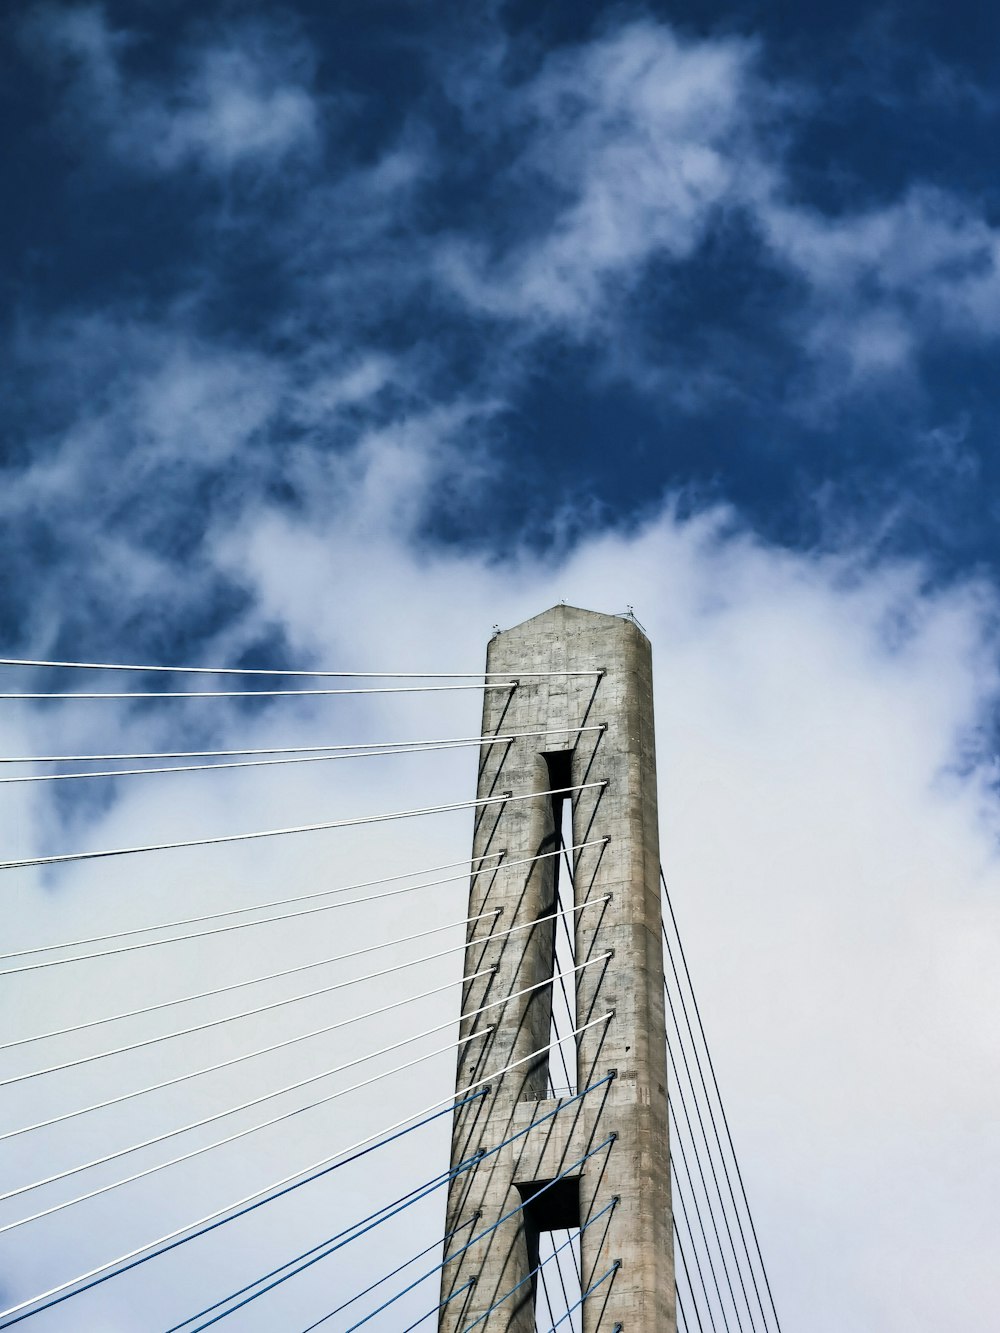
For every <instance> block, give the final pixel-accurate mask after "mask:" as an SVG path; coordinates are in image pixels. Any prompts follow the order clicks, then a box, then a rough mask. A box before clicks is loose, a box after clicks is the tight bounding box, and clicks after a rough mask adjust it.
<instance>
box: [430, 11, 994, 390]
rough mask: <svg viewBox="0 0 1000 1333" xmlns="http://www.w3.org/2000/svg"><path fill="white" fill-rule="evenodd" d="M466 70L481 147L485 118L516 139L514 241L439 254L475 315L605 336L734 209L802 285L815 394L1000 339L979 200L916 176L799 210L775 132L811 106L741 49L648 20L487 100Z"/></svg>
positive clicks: (573, 52) (752, 50)
mask: <svg viewBox="0 0 1000 1333" xmlns="http://www.w3.org/2000/svg"><path fill="white" fill-rule="evenodd" d="M484 77H486V78H489V79H496V78H497V75H496V71H495V70H494V69H492V68H491V69H490V70H489V71H488V73H487V74H486V75H485V76H484ZM470 78H471V76H469V75H468V74H466V76H465V78H464V80H463V81H462V82H461V83H460V85H459V86H460V96H461V97H462V98H463V99H464V101H465V103H466V104H467V106H468V107H469V108H471V110H469V111H468V115H469V117H470V121H471V123H472V124H474V125H475V127H476V130H477V132H478V133H480V134H481V135H483V136H484V138H487V139H488V138H489V136H490V133H491V127H490V118H492V119H493V120H494V121H495V120H499V123H500V125H501V126H502V127H503V128H504V129H506V130H507V132H508V133H510V134H511V135H512V136H514V137H515V138H516V141H517V142H518V150H517V152H516V154H515V157H514V160H513V161H512V163H511V164H510V165H509V167H508V168H507V170H506V171H505V172H504V173H502V174H501V175H499V176H498V178H497V179H496V180H495V182H494V185H493V189H494V191H495V193H496V196H497V198H498V200H499V201H502V202H501V203H500V206H501V207H504V206H507V207H511V208H515V209H516V210H517V212H518V215H519V221H518V225H517V226H514V227H512V228H511V231H510V238H509V239H508V240H507V241H506V242H505V243H503V244H498V243H497V242H496V241H495V240H493V239H491V240H485V241H481V240H477V239H476V238H474V237H469V236H463V235H455V236H453V237H452V238H451V239H450V240H449V241H447V242H446V243H445V244H444V245H443V246H442V247H441V249H440V252H439V256H438V271H439V273H440V274H441V276H442V278H443V280H444V281H445V282H446V283H448V284H449V285H450V286H451V287H452V289H453V290H454V291H455V292H456V293H457V294H458V296H459V297H460V298H461V299H462V300H463V301H465V302H467V303H468V304H469V305H471V306H472V307H474V308H475V309H477V310H480V311H484V312H486V313H488V314H490V315H492V316H494V317H498V318H501V319H505V320H510V321H517V322H520V323H521V324H523V325H524V326H525V327H526V328H528V329H529V330H533V331H536V332H537V331H551V330H553V329H557V330H558V331H559V332H560V333H561V334H562V335H564V336H567V335H568V336H570V337H572V338H579V339H584V340H587V339H594V338H602V339H606V338H609V337H610V338H611V339H612V340H613V339H615V338H617V337H618V336H619V334H618V331H619V330H622V329H625V330H627V327H628V324H629V320H630V312H631V310H632V307H631V306H630V304H629V299H630V298H638V299H641V300H643V301H644V302H645V303H646V304H648V297H649V288H648V284H650V283H656V284H658V286H659V287H660V288H661V289H662V288H664V285H665V284H666V283H667V282H669V273H670V272H671V271H679V270H681V269H682V268H683V266H684V265H685V264H686V263H687V262H688V261H690V259H691V258H692V256H693V255H694V254H695V252H696V251H697V249H698V247H699V246H700V245H701V244H702V242H703V241H704V240H705V239H706V238H707V237H708V236H710V235H713V234H718V233H719V232H720V231H721V230H722V229H723V228H724V227H725V225H726V223H727V222H728V221H730V220H731V219H732V218H733V217H738V218H740V219H742V220H744V221H745V222H746V223H748V224H749V226H750V227H751V229H752V230H753V232H754V233H755V234H756V235H757V237H758V239H759V240H760V242H761V243H762V252H761V253H760V254H758V255H754V256H748V257H747V259H746V262H751V263H755V264H757V263H760V262H764V263H766V264H770V265H772V266H774V267H776V268H777V269H779V270H781V271H783V272H785V273H787V274H789V275H790V276H792V277H793V278H794V279H795V280H796V282H797V283H798V285H799V291H798V293H797V294H793V295H792V296H791V297H790V299H789V301H788V303H787V305H786V307H785V308H784V310H779V311H777V312H776V318H778V319H782V320H786V321H787V327H788V330H789V332H790V334H791V336H793V337H794V338H795V340H796V342H797V343H798V344H799V346H800V347H801V348H802V349H803V350H805V351H806V352H807V354H808V355H809V356H810V357H811V358H812V359H813V361H814V362H815V363H816V365H817V366H818V367H820V369H821V372H822V374H821V381H822V383H821V387H820V389H819V392H820V396H821V397H823V396H824V395H826V396H829V394H830V393H842V392H844V391H849V390H852V389H856V388H862V389H863V388H867V387H869V386H871V385H873V384H878V383H880V382H884V381H885V380H886V378H896V377H898V376H899V375H900V374H901V373H904V374H905V373H908V372H911V371H913V370H914V369H915V368H916V365H917V363H918V360H919V357H920V354H921V352H922V350H923V349H924V348H925V347H927V346H929V345H930V346H935V345H939V344H940V343H941V341H942V340H943V339H955V338H958V339H970V340H976V341H992V340H993V339H995V338H996V336H997V334H998V332H1000V321H998V316H997V311H998V309H1000V301H998V300H997V295H998V287H1000V234H998V232H997V230H996V229H995V228H994V227H993V226H992V225H991V224H990V223H989V222H988V221H987V219H986V218H985V217H984V215H983V214H982V212H981V211H980V210H979V208H978V207H977V205H976V204H975V203H974V202H971V201H967V200H963V199H961V198H959V197H957V196H954V195H952V194H949V193H948V192H946V191H944V190H941V189H936V188H931V187H930V186H928V185H926V184H924V183H922V182H921V181H919V180H915V181H913V182H912V183H911V185H910V186H909V187H908V188H907V190H906V191H905V192H904V193H903V194H902V195H901V196H900V198H899V199H898V200H896V201H890V202H888V203H885V204H881V205H879V206H878V207H869V208H859V209H853V210H852V209H850V208H847V209H845V210H844V211H842V212H841V213H839V214H834V213H829V212H824V211H822V210H820V209H818V208H815V207H810V206H808V205H807V204H805V203H803V202H802V201H801V199H800V198H799V197H798V196H797V190H796V181H795V176H794V171H793V169H792V168H791V167H790V165H789V163H788V161H787V158H786V155H785V144H786V141H787V135H784V136H783V135H781V134H779V133H777V131H776V125H777V124H778V123H779V122H780V120H781V119H782V118H784V119H785V121H790V122H791V123H792V124H794V123H795V121H796V120H797V119H798V118H800V117H802V118H806V117H808V116H809V115H810V114H814V112H815V107H814V105H812V104H810V103H809V102H807V101H806V99H804V98H803V96H802V95H801V93H800V92H796V91H795V90H794V89H792V88H790V87H782V86H781V85H780V84H775V83H773V81H772V82H771V83H767V82H766V81H765V79H764V77H763V76H762V74H761V71H760V69H759V61H758V48H757V47H756V46H755V45H754V44H753V43H750V42H747V41H742V40H736V39H732V38H702V39H682V38H679V37H678V36H677V35H676V34H675V33H674V32H673V30H672V29H671V28H670V27H669V26H668V25H666V24H663V23H658V22H654V21H652V20H642V21H637V22H633V23H631V24H628V25H626V26H624V27H619V28H616V29H612V30H610V31H607V32H604V33H603V34H601V35H599V36H598V37H596V38H594V39H592V40H590V41H588V42H585V43H582V44H580V45H578V46H576V47H571V48H568V49H564V50H561V51H559V52H557V53H556V54H554V55H550V56H549V57H548V59H547V60H545V61H544V62H543V63H542V65H541V66H540V68H539V69H538V70H537V71H536V72H535V73H533V74H532V75H531V76H530V77H529V78H527V79H526V80H525V81H524V82H522V83H520V84H517V85H514V86H509V85H501V86H500V87H498V88H495V89H494V93H493V96H492V97H491V98H487V97H485V96H484V94H483V92H482V90H481V89H480V90H479V92H478V96H474V95H473V93H472V92H471V91H470V88H469V82H470ZM486 108H488V111H487V109H486ZM656 295H657V297H658V298H662V297H663V295H664V292H663V290H660V291H659V292H658V293H657V294H656ZM633 352H635V353H636V354H637V355H639V356H640V357H641V353H638V352H636V349H635V348H633ZM619 364H621V359H620V358H619ZM635 378H636V379H637V380H638V381H640V382H641V381H642V379H643V369H642V368H641V367H639V368H638V369H637V371H636V375H635ZM815 392H817V388H816V386H812V387H811V388H810V393H815Z"/></svg>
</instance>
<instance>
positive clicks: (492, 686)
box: [0, 680, 517, 700]
mask: <svg viewBox="0 0 1000 1333" xmlns="http://www.w3.org/2000/svg"><path fill="white" fill-rule="evenodd" d="M516 689H517V681H516V680H503V681H500V680H498V681H487V682H486V684H485V685H480V684H476V685H376V686H372V685H365V686H363V687H361V688H359V689H354V688H352V689H347V690H110V691H109V690H91V691H87V692H84V691H81V690H38V691H34V692H32V693H30V694H27V693H25V692H24V691H21V690H16V691H11V692H7V693H4V694H0V699H33V700H38V699H60V700H66V699H287V698H303V697H305V696H306V695H312V696H315V695H319V694H322V695H331V694H340V695H343V694H437V693H440V692H441V691H442V690H516Z"/></svg>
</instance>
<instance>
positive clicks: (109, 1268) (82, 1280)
mask: <svg viewBox="0 0 1000 1333" xmlns="http://www.w3.org/2000/svg"><path fill="white" fill-rule="evenodd" d="M613 1017H614V1011H613V1010H609V1011H608V1012H606V1013H604V1014H601V1015H600V1017H598V1018H593V1019H591V1020H590V1021H589V1022H587V1023H583V1024H581V1025H580V1026H579V1027H578V1028H576V1029H575V1030H574V1031H573V1032H571V1033H569V1035H568V1036H567V1038H566V1040H569V1038H570V1037H576V1036H579V1035H580V1034H581V1033H583V1032H586V1031H588V1030H589V1029H590V1028H593V1027H596V1026H597V1025H598V1024H599V1023H606V1022H608V1021H609V1020H610V1019H611V1018H613ZM552 1046H553V1043H552V1042H549V1043H548V1044H547V1045H545V1046H541V1047H539V1048H538V1050H535V1051H530V1052H529V1053H528V1054H527V1055H525V1056H522V1057H521V1058H520V1059H518V1060H512V1061H510V1062H509V1063H508V1064H507V1065H505V1066H504V1067H503V1068H502V1069H499V1070H496V1071H493V1072H491V1073H489V1074H486V1075H484V1076H483V1077H482V1078H478V1079H476V1080H474V1081H473V1082H472V1083H469V1084H467V1085H466V1087H464V1088H460V1089H458V1091H457V1092H455V1093H454V1094H452V1096H450V1097H446V1098H440V1099H439V1100H438V1101H436V1102H432V1103H431V1105H430V1106H426V1107H424V1108H423V1109H422V1110H420V1111H416V1112H414V1113H413V1114H411V1115H409V1116H405V1117H404V1118H403V1119H402V1120H400V1121H397V1122H396V1124H394V1125H390V1126H389V1127H388V1128H387V1129H383V1130H379V1131H378V1132H377V1133H375V1134H370V1135H369V1136H368V1137H367V1138H364V1139H360V1140H359V1141H358V1142H357V1143H353V1144H351V1145H350V1146H349V1147H346V1148H342V1149H340V1150H339V1151H338V1152H336V1153H332V1154H330V1155H329V1156H327V1157H324V1158H322V1159H321V1160H320V1161H318V1162H314V1163H313V1164H312V1165H311V1166H308V1167H304V1168H302V1169H301V1170H299V1171H295V1172H293V1173H292V1174H291V1175H289V1176H285V1177H284V1179H282V1180H279V1181H277V1182H276V1183H275V1184H273V1185H270V1186H267V1187H265V1188H264V1189H260V1190H255V1191H254V1192H253V1193H251V1194H248V1195H245V1196H244V1197H243V1198H242V1199H238V1200H237V1201H236V1202H235V1203H231V1204H228V1205H226V1206H225V1207H223V1208H218V1209H216V1210H215V1212H213V1213H209V1214H207V1215H206V1216H204V1217H202V1218H199V1219H198V1221H196V1222H190V1223H188V1224H187V1225H186V1226H183V1227H178V1228H177V1229H176V1230H174V1231H172V1232H168V1233H167V1234H166V1235H164V1236H160V1237H159V1238H158V1239H157V1240H154V1241H149V1242H147V1243H146V1244H145V1245H141V1246H139V1247H138V1248H136V1249H134V1250H131V1251H130V1252H129V1253H128V1254H124V1255H120V1256H119V1257H118V1258H117V1259H111V1260H109V1261H108V1262H107V1263H104V1264H101V1265H99V1266H98V1267H97V1268H92V1269H90V1271H89V1272H86V1273H82V1274H79V1275H78V1276H77V1277H75V1278H70V1279H69V1280H68V1281H66V1282H62V1283H60V1284H59V1285H58V1286H56V1287H51V1288H49V1290H48V1291H44V1292H41V1293H39V1294H38V1295H36V1296H32V1297H29V1298H28V1299H27V1300H24V1301H20V1302H19V1303H18V1304H16V1305H12V1306H9V1307H8V1308H7V1309H6V1310H2V1311H0V1320H3V1321H4V1322H3V1323H0V1328H10V1327H13V1325H14V1324H18V1323H20V1322H21V1321H22V1320H24V1319H30V1318H32V1317H33V1316H34V1315H36V1314H41V1313H42V1311H43V1310H47V1309H51V1308H52V1307H53V1306H54V1305H59V1304H61V1303H62V1302H63V1301H66V1300H70V1299H72V1298H73V1297H74V1296H78V1295H81V1294H82V1293H83V1292H84V1291H89V1290H91V1289H92V1288H93V1287H95V1286H98V1285H100V1284H101V1283H102V1282H107V1281H110V1279H111V1278H113V1277H117V1276H119V1274H121V1273H124V1272H128V1271H129V1270H131V1269H132V1268H136V1267H138V1266H139V1265H140V1264H143V1263H147V1262H149V1261H150V1260H151V1259H155V1258H157V1257H158V1256H159V1255H161V1254H166V1253H167V1252H168V1251H169V1250H173V1249H176V1248H177V1247H178V1246H179V1245H185V1244H187V1242H188V1241H191V1240H195V1239H197V1238H198V1237H199V1236H202V1235H205V1234H206V1233H207V1232H209V1231H214V1230H215V1229H216V1228H217V1227H220V1226H225V1224H226V1223H227V1222H231V1221H235V1220H236V1219H237V1218H239V1217H243V1216H245V1215H246V1214H247V1213H249V1212H252V1211H254V1210H255V1209H256V1208H260V1207H263V1206H264V1205H265V1204H267V1203H270V1202H272V1201H273V1200H274V1199H277V1198H280V1197H282V1196H283V1195H284V1194H287V1193H289V1192H291V1191H292V1190H295V1189H300V1188H301V1187H302V1186H303V1185H307V1184H310V1183H311V1182H312V1181H313V1180H316V1179H319V1178H320V1177H321V1176H323V1175H326V1174H327V1173H328V1172H330V1171H335V1170H338V1169H339V1168H340V1167H341V1166H344V1165H346V1164H347V1162H348V1161H353V1160H356V1157H348V1154H352V1153H354V1154H356V1156H358V1157H360V1156H364V1155H365V1154H366V1153H368V1152H372V1151H374V1150H375V1148H377V1147H380V1146H384V1145H385V1144H386V1143H390V1142H392V1141H393V1139H395V1138H399V1137H400V1136H401V1135H403V1134H406V1133H409V1132H410V1130H411V1129H414V1128H417V1127H418V1126H417V1125H410V1126H409V1128H401V1126H407V1125H408V1124H409V1122H410V1121H413V1120H417V1118H418V1117H425V1116H426V1117H428V1118H429V1119H434V1118H435V1116H434V1115H430V1113H431V1112H436V1113H438V1114H445V1111H439V1110H438V1108H439V1107H445V1108H446V1109H447V1108H450V1107H452V1106H454V1105H455V1103H456V1101H457V1100H458V1099H460V1098H461V1099H465V1101H469V1100H472V1098H470V1097H469V1096H468V1094H470V1093H474V1092H476V1091H477V1090H478V1089H480V1088H488V1087H489V1086H490V1085H491V1083H492V1080H494V1079H500V1078H503V1077H504V1076H505V1075H506V1074H508V1073H510V1072H511V1071H512V1070H514V1069H517V1068H519V1067H520V1066H521V1065H523V1064H526V1063H528V1062H529V1061H531V1060H536V1059H538V1058H539V1056H542V1055H544V1054H545V1053H546V1051H550V1050H551V1049H552ZM465 1101H460V1102H459V1104H460V1105H464V1104H465ZM420 1123H426V1121H423V1120H422V1121H420ZM375 1140H381V1141H380V1142H374V1141H375ZM367 1145H373V1146H367ZM359 1149H363V1150H364V1151H363V1152H359V1151H358V1150H359ZM227 1214H228V1216H227ZM185 1233H187V1234H185ZM71 1288H72V1289H73V1290H71ZM29 1306H34V1307H35V1308H34V1309H29V1308H28V1307H29ZM10 1316H13V1318H11V1317H10Z"/></svg>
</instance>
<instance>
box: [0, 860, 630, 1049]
mask: <svg viewBox="0 0 1000 1333" xmlns="http://www.w3.org/2000/svg"><path fill="white" fill-rule="evenodd" d="M608 841H610V840H609V839H608V838H596V839H593V840H592V841H591V842H581V843H580V844H579V847H580V848H583V847H593V846H599V845H600V844H601V843H606V842H608ZM491 855H494V856H500V855H502V853H500V852H494V853H491ZM550 855H555V853H550V852H540V853H539V854H538V856H537V857H529V858H527V860H528V861H531V860H541V859H542V857H543V856H550ZM476 859H477V860H478V859H479V858H478V857H477V858H476ZM457 864H468V863H467V862H459V863H457ZM501 864H504V863H503V862H498V863H497V865H496V866H485V867H481V868H480V869H478V870H475V871H473V874H475V875H481V874H486V873H490V872H492V871H493V870H496V869H498V868H499V866H500V865H501ZM508 864H509V865H525V864H527V861H516V862H515V861H511V862H509V863H508ZM418 873H420V872H418ZM404 878H406V877H405V876H403V875H392V876H388V877H387V878H386V879H384V880H378V879H376V880H369V881H368V883H369V884H387V883H391V882H392V880H394V879H404ZM452 879H464V875H456V876H449V877H448V878H446V879H440V880H426V881H425V882H424V883H422V884H417V885H415V886H414V887H415V888H417V889H428V888H433V887H434V886H436V885H438V884H447V883H449V882H451V880H452ZM350 887H352V888H365V887H367V885H366V884H355V885H352V886H350ZM347 891H348V890H346V889H322V890H320V891H319V892H318V893H316V894H304V895H302V897H300V898H298V899H296V898H291V899H288V900H287V901H289V902H298V901H303V900H304V899H309V898H324V897H327V896H328V895H329V894H331V893H344V892H347ZM389 896H390V895H389V894H375V895H373V896H372V897H370V898H352V899H348V900H347V901H344V902H336V903H324V904H323V905H322V906H321V907H308V908H303V909H302V910H301V911H297V912H281V913H279V914H278V915H277V916H268V917H262V918H260V919H259V920H256V921H235V922H233V923H232V924H230V925H228V926H214V927H212V929H211V930H192V931H189V932H188V933H187V934H186V935H172V936H170V938H169V939H161V940H142V941H140V942H139V943H138V944H123V945H118V946H116V947H115V948H113V949H96V950H94V951H92V952H91V953H80V954H74V955H73V957H72V958H50V959H48V960H44V961H42V962H35V963H25V964H23V965H22V966H20V967H8V968H5V969H3V970H0V977H14V976H17V975H18V974H19V973H21V972H37V971H39V970H40V969H42V968H46V967H60V966H61V965H62V964H63V963H84V962H89V961H91V960H92V959H94V958H110V957H112V956H114V955H116V954H123V953H135V952H136V951H137V950H138V949H152V948H156V947H158V946H159V945H161V944H182V943H184V941H186V940H200V939H207V938H209V937H210V936H212V935H225V934H228V933H229V932H231V931H234V930H248V929H249V928H250V927H251V926H268V925H271V924H272V923H274V922H276V921H293V920H295V919H296V918H297V917H302V916H313V915H315V914H316V913H317V912H329V911H332V910H334V909H335V908H337V907H356V906H358V905H359V904H361V903H366V902H373V901H376V900H377V899H378V898H379V897H389ZM274 905H275V906H277V905H278V904H274ZM264 906H265V907H266V906H267V904H264ZM255 910H258V909H256V908H252V907H236V908H233V909H232V910H231V911H229V912H219V913H213V914H212V916H209V917H205V918H204V919H205V920H212V919H213V916H218V917H222V916H235V915H237V914H239V913H242V912H251V911H255ZM197 919H198V918H192V920H195V921H196V920H197ZM181 924H184V923H183V922H182V923H181ZM164 928H165V927H160V926H145V927H142V928H141V929H138V930H135V931H121V932H120V933H119V934H118V935H117V936H116V935H108V936H105V937H103V938H106V939H116V938H121V937H122V936H125V935H144V934H146V932H147V931H149V930H159V929H164ZM94 938H95V939H96V940H100V939H101V938H102V937H101V936H95V937H94ZM78 942H82V943H88V941H78ZM64 947H69V946H68V945H50V946H47V947H44V948H41V949H37V950H36V949H31V950H24V951H23V953H21V954H20V955H18V954H12V955H4V956H10V957H18V956H21V957H23V956H24V955H25V954H27V953H41V952H45V953H48V952H49V950H50V949H57V948H64ZM0 1049H2V1048H0Z"/></svg>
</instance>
